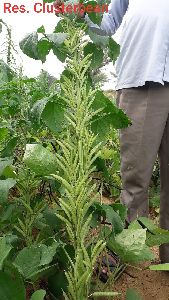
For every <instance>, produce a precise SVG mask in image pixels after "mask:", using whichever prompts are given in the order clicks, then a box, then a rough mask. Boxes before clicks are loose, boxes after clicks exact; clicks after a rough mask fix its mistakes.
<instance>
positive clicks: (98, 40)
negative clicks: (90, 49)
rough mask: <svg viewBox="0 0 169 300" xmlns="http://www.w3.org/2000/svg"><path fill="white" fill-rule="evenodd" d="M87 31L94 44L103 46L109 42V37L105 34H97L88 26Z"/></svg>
mask: <svg viewBox="0 0 169 300" xmlns="http://www.w3.org/2000/svg"><path fill="white" fill-rule="evenodd" d="M87 33H88V35H89V37H90V38H91V40H92V42H93V43H94V44H95V45H96V46H99V47H104V48H105V47H107V45H108V44H109V38H108V37H107V36H102V35H98V34H96V33H95V32H93V31H92V30H91V29H90V28H89V29H88V32H87Z"/></svg>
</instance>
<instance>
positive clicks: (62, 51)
mask: <svg viewBox="0 0 169 300" xmlns="http://www.w3.org/2000/svg"><path fill="white" fill-rule="evenodd" d="M52 50H53V54H54V55H56V57H57V58H58V59H59V60H60V61H61V62H63V63H64V62H65V60H66V57H67V51H66V48H65V47H64V46H63V47H55V46H53V47H52Z"/></svg>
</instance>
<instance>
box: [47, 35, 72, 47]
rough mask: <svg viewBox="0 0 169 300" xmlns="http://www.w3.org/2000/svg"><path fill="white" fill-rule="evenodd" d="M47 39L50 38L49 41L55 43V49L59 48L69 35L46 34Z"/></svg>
mask: <svg viewBox="0 0 169 300" xmlns="http://www.w3.org/2000/svg"><path fill="white" fill-rule="evenodd" d="M46 37H47V38H48V40H49V41H50V42H52V43H54V45H55V47H59V46H60V45H61V44H63V42H64V41H65V40H66V39H67V37H68V34H67V33H52V34H46Z"/></svg>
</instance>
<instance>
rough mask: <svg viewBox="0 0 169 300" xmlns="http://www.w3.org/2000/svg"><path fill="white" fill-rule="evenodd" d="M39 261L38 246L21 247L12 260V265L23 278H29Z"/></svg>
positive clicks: (39, 252)
mask: <svg viewBox="0 0 169 300" xmlns="http://www.w3.org/2000/svg"><path fill="white" fill-rule="evenodd" d="M40 261H41V251H40V249H38V247H33V246H32V247H30V248H23V249H22V250H21V251H20V252H19V253H18V255H17V257H16V258H15V260H14V266H15V267H16V268H17V269H18V271H19V272H20V273H21V274H22V276H23V277H24V278H30V277H31V275H32V273H34V272H35V271H37V270H38V268H39V265H40Z"/></svg>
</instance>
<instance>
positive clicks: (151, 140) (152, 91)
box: [86, 0, 169, 263]
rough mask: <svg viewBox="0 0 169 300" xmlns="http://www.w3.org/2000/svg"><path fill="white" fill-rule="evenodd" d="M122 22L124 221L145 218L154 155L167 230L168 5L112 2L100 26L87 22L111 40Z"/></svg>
mask: <svg viewBox="0 0 169 300" xmlns="http://www.w3.org/2000/svg"><path fill="white" fill-rule="evenodd" d="M124 15H125V18H124ZM123 18H124V22H123V26H122V34H121V39H120V49H121V50H120V55H119V58H118V59H117V62H116V72H117V85H116V90H117V103H118V106H119V108H121V109H123V110H124V111H125V112H126V114H127V115H128V116H129V117H130V119H131V121H132V125H131V126H129V127H128V128H124V129H122V130H121V131H120V149H121V177H122V187H123V190H122V193H121V196H120V198H121V202H122V203H123V204H125V205H126V206H127V207H128V220H127V221H128V222H131V221H133V220H135V219H136V218H137V217H140V216H146V217H147V216H148V212H149V203H148V187H149V183H150V180H151V175H152V172H153V166H154V163H155V161H156V158H157V155H158V157H159V161H160V180H161V192H160V226H161V228H163V229H167V230H169V30H168V28H169V1H166V0H148V1H147V0H137V1H136V0H112V2H111V4H110V7H109V12H108V13H104V15H103V19H102V23H101V25H100V26H98V25H95V24H93V23H92V22H91V21H90V20H89V18H88V16H87V17H86V20H87V22H88V23H89V26H90V28H91V30H93V31H95V32H96V33H97V34H100V35H108V36H112V35H113V34H114V33H115V32H116V30H117V29H118V28H119V26H120V25H121V23H122V20H123ZM160 260H161V262H162V263H169V244H164V245H162V246H160Z"/></svg>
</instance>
